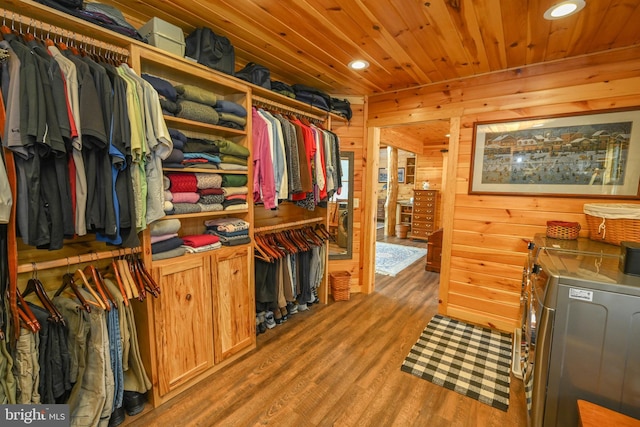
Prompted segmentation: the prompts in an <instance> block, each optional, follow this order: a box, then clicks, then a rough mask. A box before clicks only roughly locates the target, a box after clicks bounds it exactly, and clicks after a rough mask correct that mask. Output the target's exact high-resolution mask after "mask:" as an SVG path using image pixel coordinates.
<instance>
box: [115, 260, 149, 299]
mask: <svg viewBox="0 0 640 427" xmlns="http://www.w3.org/2000/svg"><path fill="white" fill-rule="evenodd" d="M118 270H119V271H120V277H121V278H122V283H123V284H124V285H125V289H127V288H128V289H129V292H127V295H128V294H129V293H131V297H132V298H136V299H138V300H139V301H143V300H142V299H140V294H139V293H138V287H137V286H136V284H135V281H134V280H133V277H132V276H131V272H130V271H129V263H127V260H125V259H119V260H118Z"/></svg>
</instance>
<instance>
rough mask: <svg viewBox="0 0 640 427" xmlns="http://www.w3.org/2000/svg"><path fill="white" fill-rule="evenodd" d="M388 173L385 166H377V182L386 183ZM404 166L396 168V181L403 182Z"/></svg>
mask: <svg viewBox="0 0 640 427" xmlns="http://www.w3.org/2000/svg"><path fill="white" fill-rule="evenodd" d="M388 177H389V175H388V173H387V168H378V182H379V183H386V182H387V181H388V180H389V178H388ZM404 177H405V174H404V168H398V183H403V182H404Z"/></svg>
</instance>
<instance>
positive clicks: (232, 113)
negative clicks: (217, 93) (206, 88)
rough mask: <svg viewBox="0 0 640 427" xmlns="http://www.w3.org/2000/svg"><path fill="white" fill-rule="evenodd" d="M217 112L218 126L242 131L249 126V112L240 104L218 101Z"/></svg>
mask: <svg viewBox="0 0 640 427" xmlns="http://www.w3.org/2000/svg"><path fill="white" fill-rule="evenodd" d="M214 108H215V110H216V111H217V112H218V118H219V121H218V125H220V126H225V127H229V128H233V129H239V130H242V129H244V127H245V126H246V124H247V110H246V109H245V108H244V107H243V106H242V105H240V104H238V103H236V102H232V101H227V100H224V99H218V101H217V102H216V105H215V106H214Z"/></svg>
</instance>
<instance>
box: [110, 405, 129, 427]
mask: <svg viewBox="0 0 640 427" xmlns="http://www.w3.org/2000/svg"><path fill="white" fill-rule="evenodd" d="M125 418H126V414H125V411H124V406H121V407H119V408H116V409H114V410H113V412H112V413H111V417H109V427H116V426H119V425H120V424H122V423H123V422H124V419H125Z"/></svg>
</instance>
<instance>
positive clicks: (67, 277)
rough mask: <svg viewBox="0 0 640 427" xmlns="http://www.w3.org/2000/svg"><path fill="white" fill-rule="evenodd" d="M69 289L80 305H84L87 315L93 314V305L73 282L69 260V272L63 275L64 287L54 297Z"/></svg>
mask: <svg viewBox="0 0 640 427" xmlns="http://www.w3.org/2000/svg"><path fill="white" fill-rule="evenodd" d="M67 287H69V288H71V290H72V291H73V293H74V295H75V296H76V297H77V298H78V300H79V301H80V305H82V307H83V308H84V310H85V311H86V312H87V313H91V305H90V304H89V302H88V301H87V300H86V298H85V297H84V295H82V292H80V289H78V287H77V286H76V283H75V282H74V280H73V274H71V273H69V258H67V272H66V273H65V274H63V275H62V285H61V286H60V287H59V288H58V290H57V291H56V293H55V294H54V295H53V296H54V297H57V296H58V295H60V294H62V292H63V291H64V290H65V289H67Z"/></svg>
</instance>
